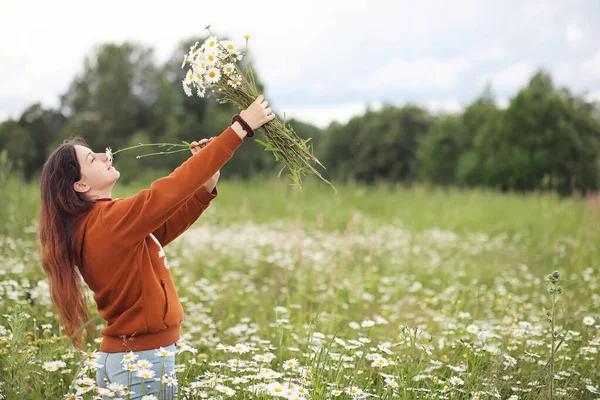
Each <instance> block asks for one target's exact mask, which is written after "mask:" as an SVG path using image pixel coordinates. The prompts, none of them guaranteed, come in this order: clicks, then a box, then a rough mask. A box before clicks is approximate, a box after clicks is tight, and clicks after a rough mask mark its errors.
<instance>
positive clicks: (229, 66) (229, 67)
mask: <svg viewBox="0 0 600 400" xmlns="http://www.w3.org/2000/svg"><path fill="white" fill-rule="evenodd" d="M223 72H224V73H225V74H227V75H228V76H231V74H233V73H234V72H235V65H234V64H233V63H227V64H225V65H223ZM277 308H283V307H275V312H277ZM283 309H284V310H285V311H280V312H282V313H287V310H286V309H285V308H283Z"/></svg>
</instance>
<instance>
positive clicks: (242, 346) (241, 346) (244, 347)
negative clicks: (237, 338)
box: [230, 343, 250, 354]
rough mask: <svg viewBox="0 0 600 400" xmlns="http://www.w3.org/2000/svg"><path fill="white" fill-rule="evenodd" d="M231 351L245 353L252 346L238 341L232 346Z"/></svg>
mask: <svg viewBox="0 0 600 400" xmlns="http://www.w3.org/2000/svg"><path fill="white" fill-rule="evenodd" d="M230 351H231V352H232V353H239V354H244V353H247V352H249V351H250V347H249V346H247V345H245V344H241V343H238V344H236V345H235V347H232V348H230Z"/></svg>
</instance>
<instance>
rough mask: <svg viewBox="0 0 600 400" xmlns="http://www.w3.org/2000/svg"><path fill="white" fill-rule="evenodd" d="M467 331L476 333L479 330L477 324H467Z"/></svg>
mask: <svg viewBox="0 0 600 400" xmlns="http://www.w3.org/2000/svg"><path fill="white" fill-rule="evenodd" d="M467 332H469V333H477V332H479V328H478V327H477V325H469V326H467Z"/></svg>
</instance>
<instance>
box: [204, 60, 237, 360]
mask: <svg viewBox="0 0 600 400" xmlns="http://www.w3.org/2000/svg"><path fill="white" fill-rule="evenodd" d="M216 75H217V74H216V73H215V71H210V72H209V73H208V76H210V77H211V78H214V77H215V76H216ZM236 364H237V361H236Z"/></svg>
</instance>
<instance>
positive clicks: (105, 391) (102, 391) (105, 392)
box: [96, 387, 115, 397]
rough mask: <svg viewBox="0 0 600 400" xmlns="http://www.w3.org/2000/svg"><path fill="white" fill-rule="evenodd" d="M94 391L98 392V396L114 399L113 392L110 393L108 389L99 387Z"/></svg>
mask: <svg viewBox="0 0 600 400" xmlns="http://www.w3.org/2000/svg"><path fill="white" fill-rule="evenodd" d="M96 390H97V391H98V394H99V395H100V396H104V397H115V394H114V393H113V392H111V391H110V390H109V389H106V388H101V387H99V388H97V389H96Z"/></svg>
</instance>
